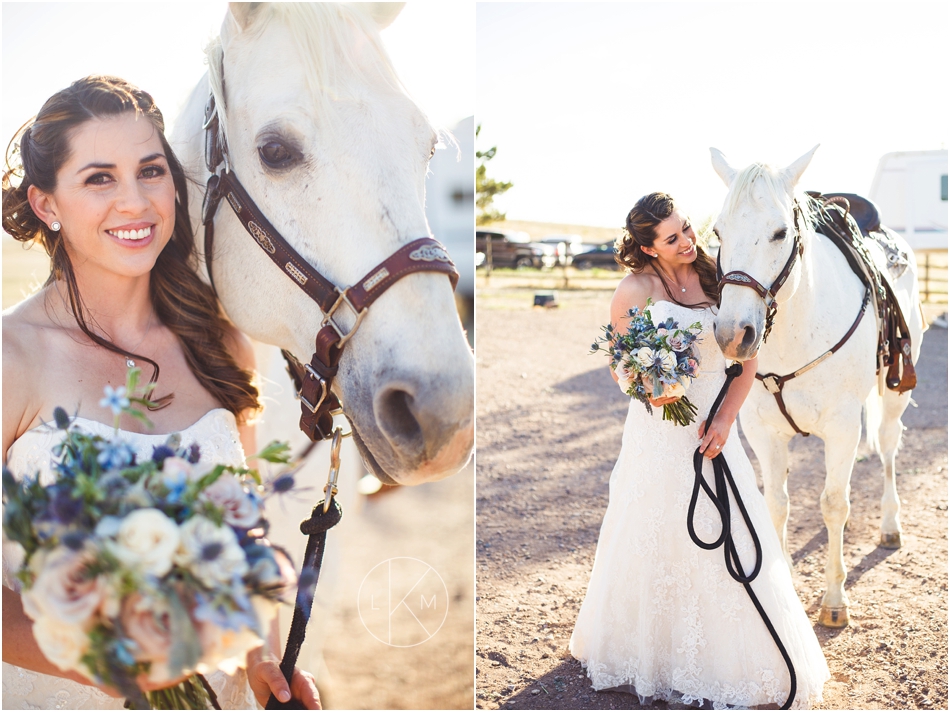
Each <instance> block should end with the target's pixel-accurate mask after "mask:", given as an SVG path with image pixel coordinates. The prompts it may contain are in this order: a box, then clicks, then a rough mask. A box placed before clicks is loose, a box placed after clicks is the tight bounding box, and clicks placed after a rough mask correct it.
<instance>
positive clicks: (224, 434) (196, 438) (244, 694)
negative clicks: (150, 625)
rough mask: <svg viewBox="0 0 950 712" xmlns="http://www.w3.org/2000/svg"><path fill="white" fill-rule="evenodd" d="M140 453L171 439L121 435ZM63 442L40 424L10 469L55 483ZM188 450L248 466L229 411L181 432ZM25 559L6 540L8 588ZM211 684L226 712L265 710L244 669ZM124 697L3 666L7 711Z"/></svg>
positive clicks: (90, 704) (97, 429)
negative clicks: (55, 451) (56, 448)
mask: <svg viewBox="0 0 950 712" xmlns="http://www.w3.org/2000/svg"><path fill="white" fill-rule="evenodd" d="M76 424H77V425H78V426H79V427H80V428H82V429H83V430H84V431H86V432H88V433H91V434H93V435H102V436H103V437H112V435H113V429H112V428H111V427H109V426H108V425H104V424H102V423H98V422H96V421H93V420H88V419H86V418H76ZM120 432H121V433H122V435H123V438H124V439H125V440H126V441H127V442H128V443H129V444H130V445H131V446H132V447H133V448H134V449H135V451H136V453H137V454H138V457H139V459H143V458H150V457H151V456H152V448H153V447H154V446H156V445H161V444H162V443H164V442H165V440H166V438H167V437H168V435H143V434H141V433H132V432H127V431H120ZM62 438H63V431H61V430H57V429H56V428H54V427H51V426H40V427H38V428H34V429H32V430H28V431H27V432H25V433H23V435H21V436H20V438H19V439H18V440H17V441H16V442H14V443H13V445H12V446H11V447H10V452H9V453H8V455H9V462H8V463H7V466H8V467H9V469H10V471H11V472H13V474H14V475H15V476H17V477H22V476H24V475H25V474H27V473H35V472H37V471H38V472H40V478H41V481H43V483H44V484H49V483H51V482H52V473H51V464H52V463H51V460H52V454H51V449H52V447H53V445H55V444H56V443H58V442H59V441H60V440H62ZM181 441H182V444H183V445H185V446H188V445H190V444H191V443H198V445H199V446H200V447H201V460H202V461H208V462H214V463H224V464H229V465H242V464H243V463H244V450H243V449H242V447H241V441H240V436H239V433H238V429H237V425H236V423H235V420H234V415H233V414H232V413H231V412H230V411H228V410H225V409H223V408H217V409H215V410H211V411H209V412H207V413H205V414H204V415H203V416H202V417H201V418H200V419H199V420H198V422H196V423H194V424H193V425H190V426H189V427H187V428H185V429H184V430H182V431H181ZM22 560H23V550H22V549H21V548H20V546H19V545H18V544H16V543H14V542H8V541H7V539H6V537H4V539H3V585H4V586H6V587H7V588H12V589H14V590H19V588H20V586H19V582H18V581H17V580H16V579H15V578H14V576H15V574H16V572H17V570H18V569H19V567H20V563H21V562H22ZM207 679H208V682H209V683H210V684H211V686H212V687H213V688H214V690H215V692H216V693H217V696H218V703H219V704H220V705H221V708H222V709H233V710H244V709H260V708H259V707H258V705H257V701H256V699H255V697H254V694H253V693H252V692H251V688H250V687H249V686H248V684H247V676H246V674H245V672H244V670H238V671H237V673H236V674H235V675H233V676H229V675H226V674H225V673H223V672H221V671H218V672H215V673H212V674H211V675H207ZM124 702H125V700H124V699H122V698H114V697H109V696H108V695H106V694H105V693H104V692H102V691H100V690H99V689H98V688H95V687H89V686H87V685H80V684H79V683H77V682H73V681H72V680H67V679H65V678H62V677H55V676H52V675H43V674H41V673H36V672H33V671H31V670H25V669H24V668H21V667H17V666H16V665H10V664H8V663H3V709H19V710H59V709H81V710H82V709H123V703H124Z"/></svg>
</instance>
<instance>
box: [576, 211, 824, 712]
mask: <svg viewBox="0 0 950 712" xmlns="http://www.w3.org/2000/svg"><path fill="white" fill-rule="evenodd" d="M617 260H618V262H620V264H621V265H622V266H624V267H626V268H627V269H628V270H629V274H628V275H627V276H626V277H625V278H624V279H623V281H621V283H620V285H619V286H618V287H617V291H616V293H615V294H614V297H613V300H612V302H611V307H610V312H611V314H610V315H611V323H612V324H613V325H614V326H615V327H618V326H619V329H618V330H619V331H621V332H622V331H625V329H626V324H627V318H626V317H627V312H628V310H629V309H630V308H631V307H634V306H636V307H639V308H640V309H643V308H644V307H646V306H647V300H648V299H651V300H652V302H653V303H652V305H651V306H650V307H649V310H650V312H651V316H652V319H653V322H654V323H659V322H660V321H663V320H665V319H667V318H669V317H672V318H673V319H675V320H678V322H679V324H680V325H681V328H686V327H687V326H688V325H689V324H692V323H693V322H695V321H700V322H701V323H702V327H703V332H702V334H701V336H700V339H701V340H700V355H701V361H700V372H699V375H698V376H697V378H696V379H695V380H694V381H693V382H692V384H691V385H690V387H689V391H688V394H687V395H688V397H689V399H690V401H691V402H692V403H693V404H694V405H696V406H697V408H698V419H701V418H703V417H705V416H706V415H707V414H708V413H709V411H710V406H711V405H712V403H713V401H714V400H715V399H716V396H717V395H718V394H719V392H720V389H721V388H722V387H723V384H724V383H725V381H726V374H725V369H726V363H725V360H724V358H723V356H722V353H721V352H720V351H719V349H718V347H717V345H716V339H715V338H714V337H713V333H712V329H713V322H714V316H715V305H716V303H717V301H718V287H717V279H716V265H715V262H714V261H713V260H712V258H710V257H709V255H707V254H706V253H705V252H704V251H703V249H702V247H701V246H699V245H697V244H696V235H695V233H694V231H693V228H692V225H691V224H690V221H689V219H688V218H687V217H686V215H685V213H684V212H683V211H682V210H681V209H679V208H678V207H677V205H676V204H675V203H674V202H673V199H672V198H671V197H670V196H668V195H666V194H665V193H651V194H650V195H647V196H644V197H643V198H641V199H640V200H639V201H638V202H637V204H636V205H635V206H634V208H633V209H632V210H631V211H630V214H629V215H628V216H627V223H626V232H625V234H624V236H623V238H622V240H621V241H620V242H619V243H618V257H617ZM755 369H756V361H755V359H752V360H750V361H746V362H745V363H744V364H743V372H742V374H741V375H740V376H739V377H737V378H736V379H735V380H733V381H732V383H731V386H730V387H729V389H728V392H727V395H726V396H725V399H724V400H723V402H722V404H721V407H720V408H719V410H718V413H717V414H716V415H715V417H714V418H713V420H712V422H711V423H706V422H705V421H702V422H700V423H699V425H698V426H697V425H696V424H692V425H689V426H686V427H682V426H678V425H674V424H673V423H671V422H669V421H664V420H663V419H662V407H658V408H655V409H654V411H653V415H649V414H648V413H647V412H646V409H645V408H644V406H643V404H641V403H640V402H637V401H636V400H634V399H631V402H630V409H629V412H628V414H627V421H626V424H625V426H624V434H623V445H622V448H621V451H620V457H619V458H618V460H617V464H616V466H615V467H614V469H613V472H612V474H611V476H610V503H609V505H608V507H607V512H606V514H605V516H604V521H603V524H602V526H601V530H600V539H599V541H598V544H597V555H596V557H595V559H594V567H593V571H592V572H591V577H590V583H589V584H588V588H587V595H586V598H585V599H584V603H583V605H582V606H581V610H580V613H579V614H578V617H577V623H576V624H575V627H574V632H573V634H572V636H571V642H570V650H571V653H572V654H573V656H574V657H575V658H576V659H577V660H579V661H580V662H581V663H582V664H583V665H584V666H585V667H586V668H587V674H588V676H589V677H590V679H591V683H592V685H593V687H594V689H595V690H606V689H620V690H623V691H626V692H631V693H635V694H637V695H638V696H639V697H640V701H641V703H646V702H648V701H652V700H655V699H662V700H667V701H676V702H682V703H686V704H707V705H708V704H712V705H713V706H714V707H716V708H723V707H725V706H729V707H745V708H748V707H752V706H758V705H770V704H782V703H783V702H785V700H786V698H787V697H788V695H789V691H790V688H791V682H790V673H789V671H788V667H787V665H786V662H785V660H784V658H783V657H782V654H781V652H780V651H779V649H778V647H777V646H776V643H775V641H774V640H773V638H772V636H771V635H770V633H769V631H768V629H767V628H766V625H765V623H764V622H763V619H762V618H761V617H760V615H759V614H758V612H757V611H756V609H755V607H754V605H753V603H752V601H751V600H750V598H749V596H748V595H747V594H746V591H745V590H744V589H743V586H742V584H741V583H739V582H738V581H736V580H734V579H733V578H731V577H730V575H729V573H728V571H727V569H726V566H725V562H724V560H723V552H722V549H716V550H705V549H701V548H699V547H698V546H697V545H696V544H694V543H693V541H692V540H691V538H690V535H689V532H688V530H687V514H688V508H689V503H690V497H691V494H692V489H693V481H694V467H693V454H694V452H695V450H696V448H697V447H698V448H699V450H700V451H701V452H702V454H703V459H702V460H701V462H702V463H703V465H702V467H703V471H704V475H703V476H704V478H705V479H706V481H707V482H709V483H710V484H711V483H712V479H713V478H712V469H713V468H712V466H711V464H710V460H711V459H712V458H714V457H715V456H716V455H718V454H719V453H720V452H721V453H722V454H723V456H724V457H725V459H726V461H727V463H728V466H729V468H730V469H731V471H732V473H733V476H734V478H735V480H736V484H737V486H738V489H739V492H740V495H741V497H742V500H743V501H744V503H745V506H746V508H747V509H748V512H749V515H750V519H751V522H752V524H753V526H754V528H755V530H756V532H757V533H758V537H759V539H760V541H761V548H762V568H761V571H760V573H759V575H758V577H757V578H756V579H755V580H754V581H753V582H752V584H751V587H752V589H753V591H754V593H755V595H756V596H757V597H758V599H759V601H760V602H761V604H762V607H763V608H764V611H765V613H766V614H767V616H768V617H769V619H770V620H771V622H772V624H773V626H774V628H775V631H776V632H777V634H778V637H779V638H780V640H781V641H782V643H783V644H784V646H785V648H786V650H787V651H788V654H789V656H790V658H791V662H792V664H793V667H794V671H795V675H796V678H797V692H796V695H795V698H794V706H796V707H808V706H811V705H813V704H815V703H817V702H819V701H820V700H821V692H822V686H823V685H824V682H825V681H826V680H827V679H828V678H829V672H828V667H827V665H826V663H825V658H824V655H823V654H822V651H821V648H820V646H819V644H818V640H817V638H816V637H815V634H814V631H813V630H812V627H811V624H810V623H809V620H808V617H807V616H806V614H805V611H804V610H803V608H802V605H801V602H800V601H799V599H798V596H797V595H796V593H795V589H794V587H793V584H792V580H791V576H790V573H789V569H788V565H787V564H786V561H785V558H784V556H783V554H782V552H781V548H780V546H779V541H778V538H777V536H776V535H775V531H774V529H773V528H772V523H771V520H770V518H769V515H768V510H767V509H766V504H765V500H764V498H763V497H762V495H761V494H760V493H759V491H758V489H757V487H756V483H755V475H754V472H753V470H752V466H751V464H750V463H749V460H748V458H747V457H746V455H745V451H744V450H743V448H742V444H741V443H740V442H739V438H738V435H737V433H736V427H735V419H736V416H737V415H738V413H739V407H740V406H741V405H742V402H743V400H744V399H745V397H746V395H747V394H748V392H749V390H750V389H751V387H752V384H753V383H754V380H755ZM622 375H625V374H622ZM613 377H614V380H617V379H618V375H617V374H616V373H613ZM673 400H675V398H660V399H656V400H653V401H652V402H653V404H654V405H655V406H662V405H663V404H664V403H668V402H671V401H673ZM731 521H732V525H731V528H732V534H733V537H734V539H735V546H736V549H737V551H738V555H739V558H740V560H741V562H742V569H743V571H745V572H746V573H749V572H751V571H752V569H753V566H754V562H755V550H754V544H753V541H752V539H751V537H750V535H749V533H748V532H747V531H746V527H745V526H744V525H743V520H742V518H741V515H740V513H739V510H738V509H737V508H736V505H735V502H734V501H733V502H732V504H731ZM693 522H694V526H695V532H696V534H697V535H698V536H699V537H700V538H701V539H702V540H704V541H706V542H712V541H714V540H716V538H717V537H718V536H719V535H720V532H721V531H722V524H721V519H720V516H719V512H718V511H717V509H716V508H715V507H714V505H713V504H712V502H711V501H710V500H709V498H708V497H706V495H705V494H702V493H701V494H700V497H699V500H698V503H697V505H696V510H695V517H694V519H693Z"/></svg>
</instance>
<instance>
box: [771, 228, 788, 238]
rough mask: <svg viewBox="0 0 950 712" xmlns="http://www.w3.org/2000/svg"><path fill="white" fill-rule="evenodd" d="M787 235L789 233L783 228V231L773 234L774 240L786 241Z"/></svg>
mask: <svg viewBox="0 0 950 712" xmlns="http://www.w3.org/2000/svg"><path fill="white" fill-rule="evenodd" d="M787 233H788V231H787V230H786V229H785V228H782V229H781V230H776V231H775V232H774V233H772V239H773V240H784V239H785V235H786V234H787Z"/></svg>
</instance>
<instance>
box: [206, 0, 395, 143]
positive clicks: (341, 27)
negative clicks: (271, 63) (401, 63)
mask: <svg viewBox="0 0 950 712" xmlns="http://www.w3.org/2000/svg"><path fill="white" fill-rule="evenodd" d="M355 5H356V6H357V7H354V6H353V5H351V4H348V3H283V2H268V3H261V4H260V5H259V6H258V8H257V9H256V10H255V13H256V14H255V17H254V20H253V22H252V23H251V25H250V27H249V28H248V29H246V30H244V31H243V32H245V33H247V36H248V39H253V38H254V37H255V36H259V35H260V34H262V33H263V32H264V30H265V29H266V28H267V26H269V25H270V24H271V23H272V22H281V23H282V24H284V25H286V26H287V27H288V29H289V30H290V33H291V36H292V37H293V41H294V43H295V44H296V46H297V48H298V50H299V51H300V55H301V57H303V58H304V73H305V76H306V81H307V84H308V88H309V89H310V93H311V96H313V98H314V101H315V102H316V104H317V106H316V107H315V108H316V109H317V110H318V111H319V112H320V113H322V114H324V115H330V112H326V111H325V109H327V108H328V107H329V104H330V101H331V100H332V99H334V98H339V97H340V96H341V95H342V94H343V93H344V92H345V87H344V86H343V82H342V81H340V78H341V76H342V74H343V73H342V72H339V69H340V68H339V67H338V66H337V65H339V64H340V62H339V61H338V58H342V62H343V63H344V64H345V65H348V67H349V69H351V70H352V71H354V72H359V73H362V74H368V73H372V74H374V75H375V77H374V78H376V79H378V80H381V81H382V82H383V84H384V85H385V86H387V87H388V88H389V89H390V90H392V91H396V92H400V93H407V92H406V89H405V87H404V86H403V84H402V82H400V80H399V77H398V76H397V75H396V71H395V69H394V68H393V66H392V62H391V61H390V59H389V55H387V53H386V50H385V49H384V47H383V44H382V42H381V41H380V37H379V31H378V29H377V28H376V23H375V21H374V20H373V18H372V17H370V16H369V14H368V13H366V12H365V11H362V10H360V9H359V8H358V5H359V3H356V4H355ZM228 21H230V22H229V23H228V24H230V27H227V26H226V27H225V28H224V29H223V30H222V35H226V34H228V33H230V32H239V31H240V30H238V29H237V28H236V27H235V26H234V25H235V23H234V20H233V19H232V17H231V15H230V14H229V15H228V18H227V20H226V22H228ZM352 28H355V29H356V30H357V32H358V33H359V34H361V35H362V36H363V38H365V43H356V44H359V46H358V47H354V43H353V42H352ZM228 39H229V38H227V37H226V38H225V40H224V42H223V41H222V37H216V38H214V39H213V40H212V41H211V43H210V44H209V45H208V47H207V48H206V49H205V54H206V56H207V60H208V79H209V81H210V84H211V91H212V93H213V94H214V99H215V103H216V105H217V106H218V107H221V108H226V103H225V99H224V81H223V77H222V71H223V59H224V44H225V43H226V42H227V41H228ZM357 54H358V55H359V56H358V57H357ZM218 117H219V121H220V126H221V131H222V133H223V135H224V137H225V139H226V138H227V135H228V130H227V116H226V111H218Z"/></svg>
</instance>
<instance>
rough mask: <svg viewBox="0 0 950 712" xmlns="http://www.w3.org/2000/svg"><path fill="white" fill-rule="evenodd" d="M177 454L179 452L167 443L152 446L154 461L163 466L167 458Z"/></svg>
mask: <svg viewBox="0 0 950 712" xmlns="http://www.w3.org/2000/svg"><path fill="white" fill-rule="evenodd" d="M176 454H177V453H176V452H175V451H174V450H172V449H171V448H170V447H168V446H167V445H156V446H155V447H153V448H152V461H153V462H155V464H156V465H158V466H159V467H161V466H162V465H163V464H164V463H165V459H166V458H169V457H175V456H176Z"/></svg>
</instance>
